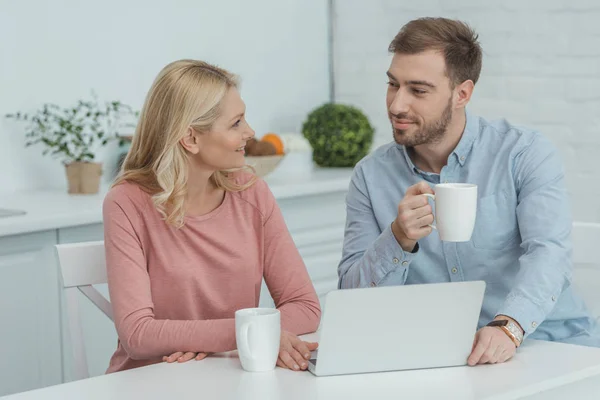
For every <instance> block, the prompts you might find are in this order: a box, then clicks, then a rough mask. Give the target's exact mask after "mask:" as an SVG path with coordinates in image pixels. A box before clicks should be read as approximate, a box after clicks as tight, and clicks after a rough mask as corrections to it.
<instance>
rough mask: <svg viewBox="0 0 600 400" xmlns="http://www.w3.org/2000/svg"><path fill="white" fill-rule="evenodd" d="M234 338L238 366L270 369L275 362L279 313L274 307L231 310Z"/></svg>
mask: <svg viewBox="0 0 600 400" xmlns="http://www.w3.org/2000/svg"><path fill="white" fill-rule="evenodd" d="M235 339H236V342H237V347H238V355H239V357H240V362H241V363H242V368H244V369H245V370H246V371H250V372H263V371H270V370H273V369H274V368H275V365H276V364H277V357H278V356H279V344H280V341H281V315H280V313H279V310H276V309H274V308H245V309H243V310H238V311H236V312H235Z"/></svg>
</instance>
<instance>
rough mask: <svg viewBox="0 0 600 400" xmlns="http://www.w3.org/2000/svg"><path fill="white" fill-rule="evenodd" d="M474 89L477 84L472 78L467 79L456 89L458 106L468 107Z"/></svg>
mask: <svg viewBox="0 0 600 400" xmlns="http://www.w3.org/2000/svg"><path fill="white" fill-rule="evenodd" d="M474 89H475V84H474V83H473V81H472V80H470V79H467V80H466V81H464V82H463V83H461V84H460V85H458V86H457V87H456V88H455V89H454V92H455V93H456V108H464V107H466V105H467V104H468V103H469V100H471V95H472V94H473V90H474Z"/></svg>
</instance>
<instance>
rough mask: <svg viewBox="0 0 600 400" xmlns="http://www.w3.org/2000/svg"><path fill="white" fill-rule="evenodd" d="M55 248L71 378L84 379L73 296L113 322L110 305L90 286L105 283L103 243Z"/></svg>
mask: <svg viewBox="0 0 600 400" xmlns="http://www.w3.org/2000/svg"><path fill="white" fill-rule="evenodd" d="M55 247H56V254H57V256H58V263H59V266H60V271H61V276H62V284H63V293H64V295H65V301H66V304H67V318H68V321H69V333H70V335H71V344H72V349H73V360H74V368H75V369H74V371H73V372H74V378H75V379H83V378H88V377H89V376H90V373H89V369H88V364H87V357H86V352H85V345H84V341H83V330H82V326H81V317H80V314H79V302H78V298H77V297H78V294H77V292H78V291H80V292H81V293H83V294H84V295H85V296H86V297H87V298H88V299H89V300H90V301H91V302H92V303H93V304H94V305H96V306H97V307H98V308H99V309H100V311H102V312H103V313H104V314H105V315H106V316H107V317H108V318H110V320H111V321H112V320H113V314H112V308H111V306H110V303H109V302H108V300H106V298H105V297H104V296H103V295H102V294H101V293H100V292H98V290H96V288H94V287H93V286H92V285H97V284H102V283H107V277H106V258H105V255H104V242H103V241H96V242H84V243H73V244H59V245H56V246H55Z"/></svg>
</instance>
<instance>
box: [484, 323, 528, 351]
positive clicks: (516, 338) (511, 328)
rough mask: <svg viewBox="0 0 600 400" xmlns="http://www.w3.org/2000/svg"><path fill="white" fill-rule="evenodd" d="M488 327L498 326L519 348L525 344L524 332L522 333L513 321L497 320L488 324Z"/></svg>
mask: <svg viewBox="0 0 600 400" xmlns="http://www.w3.org/2000/svg"><path fill="white" fill-rule="evenodd" d="M487 326H497V327H498V328H500V329H502V330H503V331H504V333H506V335H507V336H508V337H509V338H510V339H511V340H512V341H513V343H514V344H515V346H517V347H519V346H520V345H521V342H523V332H521V328H519V326H518V325H517V324H515V323H514V322H513V321H510V320H508V319H496V320H494V321H492V322H490V323H489V324H487Z"/></svg>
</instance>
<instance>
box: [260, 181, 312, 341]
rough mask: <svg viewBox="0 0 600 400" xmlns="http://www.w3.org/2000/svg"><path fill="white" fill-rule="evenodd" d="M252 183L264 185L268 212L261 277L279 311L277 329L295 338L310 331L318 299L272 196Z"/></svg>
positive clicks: (266, 190) (262, 183) (266, 189)
mask: <svg viewBox="0 0 600 400" xmlns="http://www.w3.org/2000/svg"><path fill="white" fill-rule="evenodd" d="M256 184H257V185H264V189H262V191H263V196H264V199H265V200H264V201H265V203H266V204H267V209H268V210H269V211H268V215H267V216H266V218H265V223H264V278H265V283H266V284H267V287H268V288H269V293H270V294H271V297H272V298H273V301H274V302H275V306H276V307H277V309H278V310H279V311H280V312H281V328H282V329H283V330H286V331H288V332H290V333H293V334H295V335H301V334H305V333H310V332H314V331H316V330H317V328H318V326H319V321H320V318H321V307H320V305H319V298H318V297H317V293H316V292H315V288H314V286H313V284H312V281H311V279H310V277H309V275H308V271H307V270H306V266H305V265H304V261H303V260H302V257H301V256H300V253H299V252H298V249H297V248H296V245H295V244H294V241H293V240H292V237H291V235H290V233H289V231H288V229H287V226H286V224H285V221H284V219H283V215H282V213H281V210H280V209H279V206H278V205H277V202H276V201H275V197H274V196H273V194H272V193H271V191H270V189H269V188H268V186H267V185H266V183H264V182H263V181H259V182H257V183H256Z"/></svg>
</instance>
